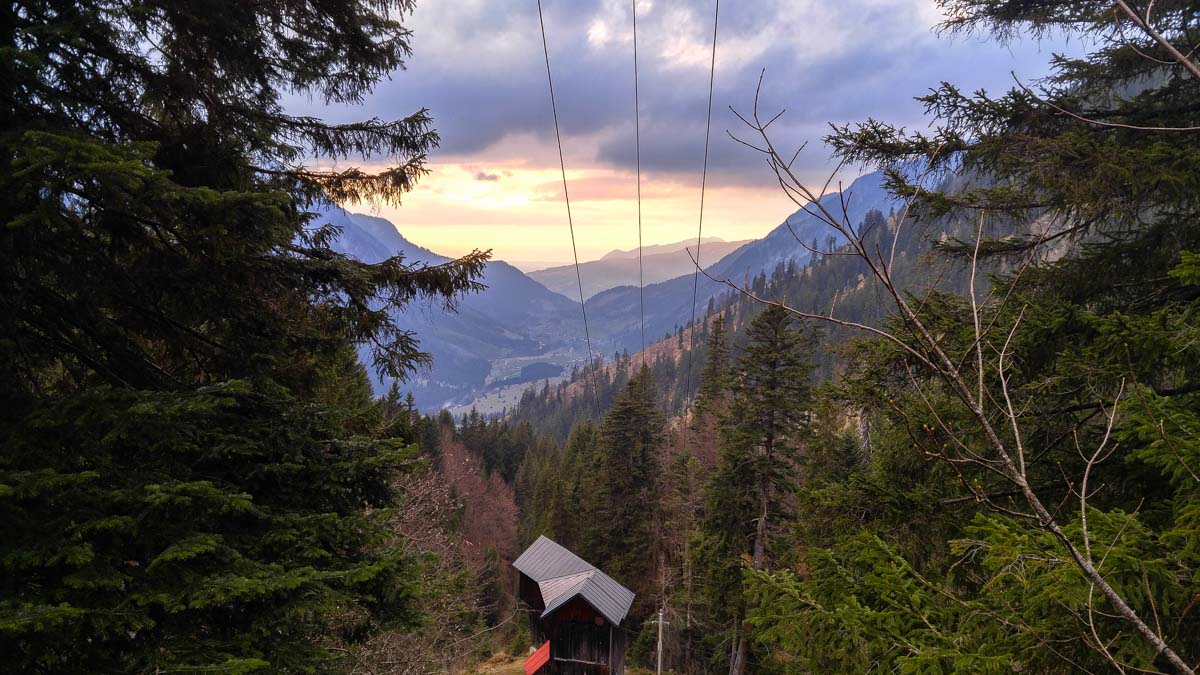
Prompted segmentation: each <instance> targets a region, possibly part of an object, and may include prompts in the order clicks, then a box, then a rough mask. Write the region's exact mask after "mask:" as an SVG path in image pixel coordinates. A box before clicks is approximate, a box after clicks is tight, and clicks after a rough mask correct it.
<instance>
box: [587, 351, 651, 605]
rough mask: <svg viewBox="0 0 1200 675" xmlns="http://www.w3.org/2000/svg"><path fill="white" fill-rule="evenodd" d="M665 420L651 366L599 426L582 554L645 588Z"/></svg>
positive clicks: (637, 587) (622, 394)
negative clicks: (592, 486) (655, 487)
mask: <svg viewBox="0 0 1200 675" xmlns="http://www.w3.org/2000/svg"><path fill="white" fill-rule="evenodd" d="M662 443H663V419H662V414H661V413H660V412H659V411H658V402H657V400H656V397H655V395H654V384H653V382H652V381H651V378H650V370H649V368H647V367H643V368H641V369H639V371H638V373H637V374H636V375H635V376H634V377H633V378H632V379H630V380H629V383H628V384H626V385H625V388H624V389H622V390H621V392H620V393H619V394H618V395H617V397H616V399H615V400H614V401H613V404H612V407H611V408H610V409H609V410H608V412H607V413H606V414H605V416H604V421H603V423H602V424H601V426H600V431H599V436H598V439H597V447H596V460H595V461H596V474H595V477H594V482H595V489H594V492H593V493H592V499H593V500H594V504H595V508H594V510H593V511H592V512H593V513H594V515H593V516H592V517H591V518H589V523H590V527H589V531H588V533H587V535H586V542H585V545H584V550H585V551H587V553H588V555H589V556H590V557H589V560H591V561H592V562H593V563H594V564H596V565H597V566H598V567H600V568H601V569H603V570H605V571H606V572H607V573H608V574H609V575H610V576H613V577H615V578H617V579H623V580H626V581H628V582H629V583H631V584H632V586H633V587H634V589H635V590H640V589H645V588H647V587H646V586H645V584H646V583H647V582H648V580H649V577H651V576H653V575H651V574H650V572H651V571H652V569H653V568H652V564H653V556H652V549H651V547H652V528H653V513H654V512H653V510H652V508H651V506H652V505H653V504H654V503H655V499H656V496H655V494H654V486H655V485H656V478H657V476H658V472H659V468H660V467H659V450H660V448H661V445H662Z"/></svg>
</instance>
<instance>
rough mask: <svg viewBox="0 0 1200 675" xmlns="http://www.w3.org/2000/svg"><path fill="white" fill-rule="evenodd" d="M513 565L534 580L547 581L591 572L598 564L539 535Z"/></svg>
mask: <svg viewBox="0 0 1200 675" xmlns="http://www.w3.org/2000/svg"><path fill="white" fill-rule="evenodd" d="M513 567H515V568H517V569H518V570H520V571H521V573H522V574H524V575H525V576H527V577H529V578H530V579H533V580H534V581H538V582H541V581H545V580H546V579H554V578H557V577H565V576H568V575H571V574H579V573H581V572H590V571H591V570H594V569H596V566H595V565H593V564H591V563H589V562H588V561H586V560H584V559H583V558H580V557H579V556H577V555H575V554H574V553H571V552H570V551H568V550H567V549H565V548H563V547H562V546H559V545H558V544H556V543H554V542H553V541H551V540H550V538H549V537H545V536H542V537H538V539H537V541H535V542H533V544H531V545H530V546H529V548H527V549H525V552H524V553H522V554H521V555H520V556H519V557H518V558H517V559H516V560H515V561H513Z"/></svg>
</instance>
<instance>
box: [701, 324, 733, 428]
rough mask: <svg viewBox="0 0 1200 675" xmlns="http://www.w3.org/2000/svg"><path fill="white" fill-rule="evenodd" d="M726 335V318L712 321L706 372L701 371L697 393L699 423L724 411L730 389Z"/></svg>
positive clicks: (705, 363) (705, 365)
mask: <svg viewBox="0 0 1200 675" xmlns="http://www.w3.org/2000/svg"><path fill="white" fill-rule="evenodd" d="M728 340H729V339H728V337H727V336H726V335H725V317H723V316H718V317H717V318H715V319H713V321H712V330H711V331H710V332H709V335H708V341H707V343H706V345H705V361H704V370H702V371H700V388H699V391H697V393H696V418H697V422H698V423H699V422H700V421H701V420H702V419H704V418H707V417H710V416H718V415H720V414H721V413H722V412H724V411H723V402H724V399H725V395H726V393H727V391H728V389H729V379H730V373H729V370H730V363H729V342H728Z"/></svg>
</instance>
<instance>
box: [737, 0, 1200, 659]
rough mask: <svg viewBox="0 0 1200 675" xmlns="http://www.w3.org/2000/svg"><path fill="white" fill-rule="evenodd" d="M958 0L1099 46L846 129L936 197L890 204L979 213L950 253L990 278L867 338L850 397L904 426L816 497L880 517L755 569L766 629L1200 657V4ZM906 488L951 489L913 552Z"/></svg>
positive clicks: (808, 654)
mask: <svg viewBox="0 0 1200 675" xmlns="http://www.w3.org/2000/svg"><path fill="white" fill-rule="evenodd" d="M940 4H941V5H942V7H943V8H944V9H945V10H947V20H946V23H945V24H944V25H943V29H944V30H947V31H951V32H957V31H963V32H966V31H978V32H982V33H987V34H990V35H991V36H992V37H993V38H995V39H997V40H1000V41H1005V40H1009V39H1012V38H1015V37H1017V36H1020V35H1034V36H1037V35H1041V34H1044V33H1045V32H1048V31H1055V32H1061V33H1065V34H1066V35H1068V36H1071V37H1077V38H1082V39H1083V40H1084V41H1085V44H1086V45H1088V47H1087V50H1088V51H1087V52H1086V53H1083V54H1081V55H1079V56H1075V57H1069V56H1055V57H1054V60H1053V64H1052V65H1053V72H1052V75H1051V76H1050V77H1048V78H1046V79H1045V80H1043V81H1040V82H1016V83H1014V85H1013V86H1012V87H1011V88H1010V90H1009V91H1007V92H1004V93H1002V94H1000V95H994V94H989V93H987V92H976V93H973V94H969V93H966V92H963V91H961V90H960V89H958V88H956V87H955V86H953V85H952V84H942V85H941V86H939V87H937V88H936V89H935V90H934V91H933V92H932V93H930V94H929V95H928V96H925V97H923V98H922V101H923V102H924V103H925V105H926V107H927V110H928V111H929V113H930V114H931V117H932V118H933V119H932V122H933V123H932V125H931V127H932V128H933V131H932V132H911V131H907V130H904V129H901V128H899V127H896V126H895V125H893V124H890V123H888V122H886V121H877V120H872V121H868V122H866V123H864V124H861V125H852V126H847V127H840V128H838V129H837V130H836V131H835V133H834V134H833V136H832V137H831V138H830V139H828V140H829V141H830V143H831V145H832V146H833V147H834V148H835V150H836V152H837V153H838V154H839V155H840V156H841V158H843V159H846V160H848V161H850V162H852V163H864V164H868V165H872V166H880V167H885V168H888V169H889V171H888V177H889V181H888V182H889V188H890V189H891V190H892V191H893V192H894V193H895V194H897V195H898V196H901V197H905V198H910V199H913V200H914V203H913V208H912V209H911V210H909V209H902V210H900V211H899V212H898V213H897V214H895V218H893V219H892V221H891V222H892V223H897V222H899V221H900V220H903V219H905V218H906V217H907V221H906V223H907V224H906V225H905V227H909V228H911V227H913V226H914V225H916V224H915V223H914V219H913V216H919V219H920V221H919V222H922V223H926V224H928V223H933V224H935V225H936V227H938V228H944V229H945V230H950V229H952V228H953V229H955V230H957V231H959V232H963V231H964V228H963V227H962V224H963V223H966V224H967V225H966V228H965V231H968V232H970V235H969V236H963V237H959V238H948V239H947V240H946V241H944V242H942V243H941V244H940V245H938V248H939V249H940V250H941V251H942V252H944V253H946V254H949V255H951V256H955V257H956V258H957V259H958V260H959V261H965V262H966V264H970V261H971V260H972V259H973V258H975V255H976V253H975V252H976V251H978V258H979V260H980V261H981V274H980V276H981V277H982V276H983V274H984V273H985V272H989V271H990V272H993V273H994V274H993V276H992V278H991V282H992V288H991V290H990V292H989V291H980V292H979V293H978V294H977V296H976V298H975V299H974V300H975V301H976V302H978V309H976V306H975V305H976V302H973V301H972V299H970V298H963V297H954V296H951V295H948V294H940V293H932V294H927V293H925V292H923V291H922V292H921V293H920V294H919V295H917V296H914V297H919V298H920V300H919V301H918V300H914V301H913V302H912V303H911V305H910V309H912V310H913V311H912V313H911V314H909V313H905V312H904V307H903V305H904V303H905V301H906V300H905V298H906V296H904V295H903V294H902V293H901V294H898V296H897V297H896V298H895V299H894V300H895V301H894V302H893V303H892V306H893V307H894V308H895V309H896V310H897V312H898V314H899V315H898V316H897V317H895V318H894V320H893V321H891V322H890V324H889V325H888V326H886V328H887V329H888V331H889V334H890V335H891V336H893V337H895V338H897V341H886V340H880V341H875V342H874V343H873V344H871V345H870V346H863V347H862V348H861V349H859V350H857V351H856V357H857V358H856V362H855V363H854V364H853V365H852V367H851V368H850V370H849V373H850V377H849V378H848V380H849V381H848V382H847V383H846V384H847V387H846V388H845V390H844V395H846V396H847V398H850V399H851V400H852V402H853V403H854V404H855V405H856V406H857V405H863V406H871V407H872V408H873V414H872V416H873V417H874V419H875V420H877V421H878V422H881V423H882V424H883V425H891V426H892V427H899V428H900V430H901V431H900V432H899V433H896V434H895V435H894V436H892V435H890V434H888V433H881V434H879V439H880V440H882V441H883V443H881V444H879V445H873V451H875V452H876V455H875V456H874V457H873V460H872V463H871V465H870V466H869V467H867V468H865V469H863V470H860V471H855V472H854V474H853V475H852V477H851V478H850V479H849V480H847V481H846V482H845V483H842V484H835V485H831V486H829V487H828V488H827V492H826V493H825V494H823V495H821V496H820V497H821V498H822V499H825V500H837V501H839V502H840V504H839V505H841V506H842V507H843V508H845V509H847V510H849V511H852V512H860V513H864V514H868V515H867V516H866V517H864V518H863V519H862V520H861V521H860V522H861V523H862V525H861V527H863V528H864V529H866V530H867V532H858V531H855V532H849V533H847V534H846V535H845V536H844V537H838V538H836V540H835V541H834V542H833V543H831V544H827V545H828V548H825V549H823V550H820V551H817V550H812V561H813V563H814V564H813V565H812V566H811V574H812V577H811V578H810V579H808V580H797V579H795V578H789V577H788V575H781V576H780V577H778V578H774V579H769V578H768V577H767V576H766V575H759V576H757V577H756V580H755V582H754V583H753V584H752V587H753V590H754V597H755V599H756V602H761V603H762V604H761V607H760V608H759V609H758V610H756V611H755V612H754V614H755V617H754V619H755V621H756V622H757V623H756V625H758V626H759V631H760V632H759V635H760V636H762V637H764V638H767V639H766V640H765V641H766V642H768V643H769V645H770V646H771V647H772V648H774V649H779V650H781V653H787V654H789V656H790V657H792V659H794V661H792V662H795V663H799V664H801V665H800V666H799V667H800V668H802V669H812V670H821V669H822V667H821V664H822V663H828V661H827V660H825V659H827V657H828V654H830V653H834V654H839V653H840V654H849V655H858V656H861V655H863V654H873V655H876V658H872V659H870V660H869V661H865V662H867V663H871V664H873V667H876V666H877V667H879V668H881V669H889V670H891V669H898V670H914V671H916V670H942V671H964V670H987V669H997V668H999V667H1010V666H1012V667H1015V666H1017V665H1019V666H1020V667H1021V668H1023V669H1027V670H1033V671H1038V672H1080V671H1085V670H1086V671H1101V670H1105V671H1107V670H1111V669H1119V670H1123V671H1129V672H1132V671H1134V670H1154V671H1166V670H1170V671H1175V672H1185V673H1190V672H1193V670H1194V667H1195V666H1194V664H1196V663H1197V660H1200V639H1198V637H1197V636H1200V623H1198V621H1200V617H1198V615H1197V614H1196V612H1195V611H1194V609H1195V606H1196V604H1195V599H1196V597H1197V593H1198V586H1197V579H1200V576H1198V575H1197V570H1200V557H1198V556H1197V550H1198V548H1197V546H1196V545H1195V533H1196V532H1197V524H1198V522H1200V521H1198V520H1197V514H1198V513H1200V509H1198V508H1197V504H1198V503H1200V491H1198V490H1197V484H1198V481H1197V469H1196V467H1197V466H1200V454H1198V445H1197V443H1196V442H1195V438H1196V436H1195V430H1196V429H1197V428H1200V427H1198V420H1200V396H1198V395H1197V392H1198V391H1200V369H1198V367H1197V364H1200V354H1198V353H1197V350H1196V345H1197V344H1200V343H1198V342H1197V340H1196V338H1197V329H1196V322H1195V317H1196V313H1197V311H1198V309H1200V305H1198V303H1200V292H1198V290H1197V289H1198V288H1200V286H1198V285H1197V278H1196V277H1195V276H1194V272H1195V258H1194V255H1195V253H1194V252H1196V251H1198V250H1200V199H1198V198H1197V195H1200V170H1198V169H1200V134H1197V133H1196V131H1195V130H1196V128H1197V126H1198V125H1200V105H1198V104H1197V102H1198V101H1200V68H1198V67H1197V64H1196V61H1195V51H1194V45H1195V42H1196V40H1195V36H1196V33H1197V28H1198V24H1200V4H1198V3H1196V2H1187V1H1181V2H1169V3H1144V2H1143V3H1134V2H1125V1H1124V0H1122V1H1119V2H1111V1H1103V0H1095V1H1082V2H1070V3H1062V2H1053V1H1050V0H1033V1H1021V2H1017V1H1000V2H996V1H993V0H944V1H943V2H941V3H940ZM918 183H919V184H918ZM918 226H919V225H918ZM885 250H886V249H885ZM877 269H878V268H877ZM981 285H982V284H981ZM914 319H915V320H919V321H920V322H921V324H922V325H923V326H925V327H929V328H930V329H931V331H930V332H928V333H927V336H928V337H926V335H922V334H921V332H920V331H919V330H917V329H916V328H915V326H916V321H915V320H914ZM977 320H978V323H976V321H977ZM977 331H978V333H979V335H977V334H976V332H977ZM938 352H940V353H941V354H943V355H945V358H944V359H942V358H940V357H937V356H936V355H937V353H938ZM998 354H1003V357H1002V358H998V356H997V355H998ZM925 355H934V358H930V359H927V360H926V361H925V362H922V361H921V358H922V357H923V356H925ZM952 372H953V373H956V374H957V376H958V380H959V381H958V382H955V378H954V376H953V375H952V374H951V373H952ZM897 374H899V375H901V376H900V377H896V375H897ZM963 381H967V382H969V384H968V385H965V386H963V385H962V384H961V383H962V382H963ZM993 425H994V426H993ZM874 427H875V428H877V429H883V428H885V427H883V426H881V425H880V424H875V425H874ZM985 429H987V430H989V431H990V433H985ZM1097 449H1099V451H1098V450H1097ZM901 450H907V453H902V452H901ZM1009 452H1011V453H1012V454H1011V455H1008V458H1009V459H1010V460H1011V461H1009V462H1008V463H1007V464H1006V462H1005V456H1004V455H1006V454H1008V453H1009ZM1014 458H1015V459H1014ZM932 460H936V461H937V465H936V467H934V468H929V467H927V466H926V464H927V463H930V462H931V461H932ZM1010 467H1015V468H1010ZM1084 476H1086V477H1087V483H1086V484H1087V487H1086V489H1085V488H1084V487H1083V483H1084V480H1083V478H1084ZM914 478H915V480H914ZM814 499H815V497H814ZM843 500H844V501H843ZM898 505H903V506H906V507H909V508H910V511H911V509H912V507H914V506H919V505H923V506H924V509H925V511H924V512H925V513H938V512H940V511H944V510H945V508H946V507H947V506H952V507H953V510H952V511H951V513H950V514H941V515H939V517H941V518H952V519H953V522H952V523H950V524H939V526H938V527H936V528H929V529H930V531H928V532H925V533H923V535H922V534H920V533H913V534H912V535H908V536H905V537H903V539H904V540H905V541H903V542H902V543H903V547H902V549H903V554H902V553H901V549H898V548H897V547H895V546H893V545H891V542H890V541H889V544H884V543H883V538H884V537H885V536H886V537H887V538H888V539H889V540H891V539H893V538H894V537H895V533H896V532H897V531H898V529H897V526H898V525H899V526H900V527H904V525H903V523H904V521H905V520H906V519H905V518H903V517H899V516H897V515H896V514H893V513H890V511H891V509H893V508H896V507H897V506H898ZM881 506H882V507H883V508H880V507H881ZM916 517H919V516H918V515H913V516H911V517H910V518H916ZM870 519H878V522H869V521H870ZM856 529H857V527H856ZM947 530H948V531H947ZM1101 542H1102V543H1101ZM1034 561H1036V564H1030V563H1032V562H1034ZM1118 561H1119V562H1118ZM901 587H906V588H908V589H912V590H913V592H912V593H909V592H897V590H896V589H898V588H901ZM847 589H849V593H847V592H846V591H847ZM928 589H937V590H938V591H939V592H938V593H937V594H935V595H932V596H930V595H928V594H927V593H926V592H925V590H928ZM946 589H950V590H951V591H952V593H950V594H949V595H946V594H944V593H943V591H945V590H946ZM789 598H790V599H793V600H794V599H796V598H803V600H802V601H801V602H799V603H792V604H791V607H790V608H789V607H787V606H786V605H788V604H789V603H791V600H789ZM897 599H901V602H900V603H899V604H897ZM926 600H928V601H929V602H926ZM771 617H774V618H771ZM913 617H919V619H920V620H921V625H917V624H916V623H912V624H907V622H908V621H910V620H911V619H912V618H913ZM980 617H987V619H986V620H980ZM781 619H782V620H781ZM814 633H818V634H820V635H821V636H822V637H823V638H824V640H822V641H820V642H814V641H813V640H812V636H813V634H814ZM851 633H853V636H852V637H851ZM1051 645H1052V647H1051ZM1001 664H1002V665H1001Z"/></svg>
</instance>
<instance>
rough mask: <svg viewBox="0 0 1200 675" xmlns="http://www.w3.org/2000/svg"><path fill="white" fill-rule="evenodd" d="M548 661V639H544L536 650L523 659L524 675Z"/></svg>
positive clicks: (534, 671) (536, 669)
mask: <svg viewBox="0 0 1200 675" xmlns="http://www.w3.org/2000/svg"><path fill="white" fill-rule="evenodd" d="M549 662H550V641H549V640H546V642H545V643H544V644H542V646H541V647H540V648H538V650H537V651H536V652H534V653H532V654H530V655H529V658H527V659H525V675H533V674H534V673H536V672H537V671H539V670H541V668H542V666H544V665H546V664H547V663H549Z"/></svg>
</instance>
